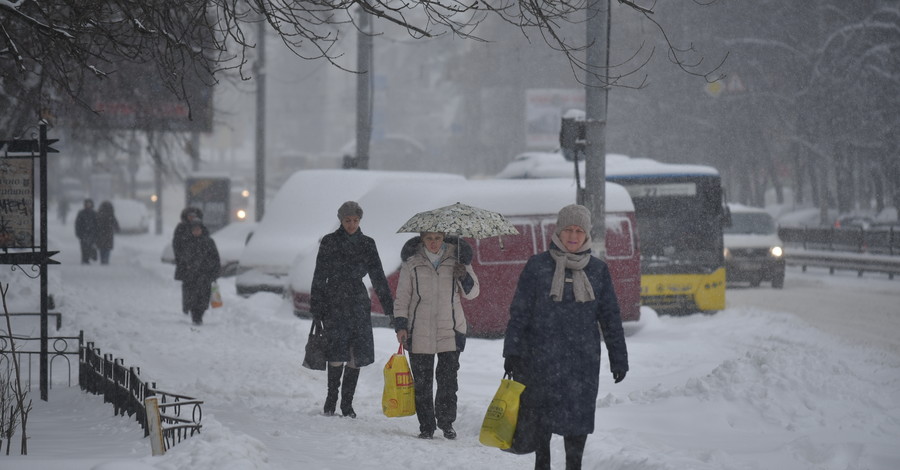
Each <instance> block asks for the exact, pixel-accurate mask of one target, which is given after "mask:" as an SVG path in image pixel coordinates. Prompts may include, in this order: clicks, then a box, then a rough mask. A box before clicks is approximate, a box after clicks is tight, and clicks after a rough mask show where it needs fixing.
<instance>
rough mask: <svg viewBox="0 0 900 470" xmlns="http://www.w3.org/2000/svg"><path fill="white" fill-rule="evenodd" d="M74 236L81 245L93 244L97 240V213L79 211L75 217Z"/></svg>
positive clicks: (91, 210)
mask: <svg viewBox="0 0 900 470" xmlns="http://www.w3.org/2000/svg"><path fill="white" fill-rule="evenodd" d="M75 236H76V237H78V239H79V240H81V241H82V242H83V243H94V242H95V241H96V239H97V212H96V211H95V210H94V209H93V208H91V209H81V210H80V211H78V215H76V216H75Z"/></svg>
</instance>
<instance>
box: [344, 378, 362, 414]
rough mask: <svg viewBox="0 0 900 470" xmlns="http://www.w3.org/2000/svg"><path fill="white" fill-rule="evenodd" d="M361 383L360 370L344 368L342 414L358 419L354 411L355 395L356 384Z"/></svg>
mask: <svg viewBox="0 0 900 470" xmlns="http://www.w3.org/2000/svg"><path fill="white" fill-rule="evenodd" d="M358 381H359V369H354V368H352V367H345V368H344V385H343V386H342V387H341V413H342V414H343V415H344V416H349V417H351V418H355V417H356V412H355V411H353V394H354V393H356V382H358Z"/></svg>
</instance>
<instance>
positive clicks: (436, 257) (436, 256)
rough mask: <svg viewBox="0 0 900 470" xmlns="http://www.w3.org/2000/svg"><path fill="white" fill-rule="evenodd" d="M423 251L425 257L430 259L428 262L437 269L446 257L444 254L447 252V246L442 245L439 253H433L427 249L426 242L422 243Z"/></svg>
mask: <svg viewBox="0 0 900 470" xmlns="http://www.w3.org/2000/svg"><path fill="white" fill-rule="evenodd" d="M422 251H424V252H425V257H426V258H428V261H431V265H432V266H434V269H437V268H438V266H440V265H441V259H442V258H443V257H444V253H446V252H447V244H446V243H444V244H443V245H441V249H440V250H438V252H437V253H432V252H430V251H428V248H427V247H425V242H422Z"/></svg>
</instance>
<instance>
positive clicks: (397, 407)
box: [381, 344, 416, 418]
mask: <svg viewBox="0 0 900 470" xmlns="http://www.w3.org/2000/svg"><path fill="white" fill-rule="evenodd" d="M381 409H382V411H384V415H385V416H387V417H388V418H399V417H401V416H412V415H414V414H416V394H415V390H414V388H413V377H412V373H410V371H409V362H407V361H406V355H405V354H403V345H402V344H401V345H400V348H399V349H398V350H397V354H394V355H393V356H391V358H390V359H388V361H387V364H385V365H384V393H383V394H382V396H381Z"/></svg>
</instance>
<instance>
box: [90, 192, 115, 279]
mask: <svg viewBox="0 0 900 470" xmlns="http://www.w3.org/2000/svg"><path fill="white" fill-rule="evenodd" d="M116 233H119V221H118V220H117V219H116V214H115V210H114V209H113V205H112V203H111V202H109V201H103V202H101V203H100V208H98V209H97V236H96V239H95V243H96V245H97V249H98V250H99V251H100V264H109V252H110V251H112V249H113V238H114V237H115V234H116Z"/></svg>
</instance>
